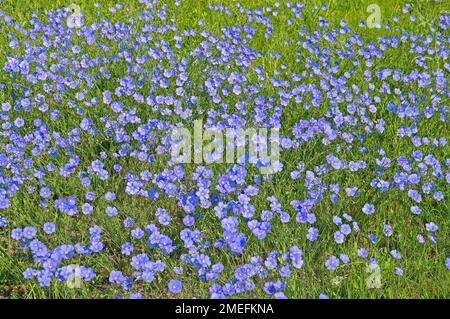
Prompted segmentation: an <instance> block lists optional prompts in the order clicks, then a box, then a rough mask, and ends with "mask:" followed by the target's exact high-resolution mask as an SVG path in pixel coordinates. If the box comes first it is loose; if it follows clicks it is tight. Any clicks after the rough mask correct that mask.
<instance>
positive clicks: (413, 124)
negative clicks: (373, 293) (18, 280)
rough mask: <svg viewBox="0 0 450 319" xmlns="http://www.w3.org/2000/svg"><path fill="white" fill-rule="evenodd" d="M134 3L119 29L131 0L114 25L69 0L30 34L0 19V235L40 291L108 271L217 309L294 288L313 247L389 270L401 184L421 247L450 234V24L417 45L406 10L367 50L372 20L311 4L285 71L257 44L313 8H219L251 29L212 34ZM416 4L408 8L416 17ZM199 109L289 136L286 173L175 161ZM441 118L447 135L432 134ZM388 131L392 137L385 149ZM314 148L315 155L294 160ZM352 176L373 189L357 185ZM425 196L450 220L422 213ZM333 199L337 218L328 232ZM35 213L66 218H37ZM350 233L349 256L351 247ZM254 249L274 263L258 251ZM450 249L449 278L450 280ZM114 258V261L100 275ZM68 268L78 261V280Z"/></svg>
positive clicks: (215, 119) (210, 118) (131, 285)
mask: <svg viewBox="0 0 450 319" xmlns="http://www.w3.org/2000/svg"><path fill="white" fill-rule="evenodd" d="M0 2H1V1H0ZM175 4H176V5H178V4H179V1H176V3H175ZM137 5H139V6H140V8H141V12H140V13H139V14H138V15H133V16H128V18H127V20H126V21H121V20H120V19H119V18H114V14H116V13H117V14H119V13H126V12H127V11H129V10H130V8H128V7H127V6H125V5H122V4H120V3H117V4H116V5H114V6H111V7H110V8H109V9H108V11H109V12H110V14H111V15H112V17H113V18H111V19H107V18H103V17H101V15H100V13H98V14H97V16H98V19H97V21H91V20H90V19H88V18H87V17H86V16H85V14H83V13H77V14H76V15H71V13H70V12H69V11H68V10H67V9H63V8H58V9H57V10H55V11H48V12H46V16H45V17H44V18H43V17H41V16H39V15H38V14H37V13H33V14H32V15H31V18H30V20H29V21H28V23H27V24H24V25H21V24H20V23H18V22H17V21H15V20H14V18H13V17H11V16H9V15H7V14H6V13H4V12H2V11H0V22H1V27H0V28H1V29H2V30H6V32H7V35H8V41H9V43H8V45H6V46H5V47H4V48H2V49H3V51H5V53H6V56H5V62H4V64H3V66H2V67H3V68H2V72H4V73H5V74H6V75H7V76H8V78H7V81H5V83H3V84H1V86H0V88H1V90H0V92H1V94H2V95H1V96H2V98H1V101H0V104H1V112H0V115H1V130H0V146H1V152H0V214H1V216H0V235H1V236H4V235H5V234H7V235H5V236H10V238H12V239H13V240H14V241H16V242H17V246H15V247H16V249H20V250H23V251H25V252H26V253H27V254H29V255H30V256H31V257H32V260H31V259H30V265H29V268H27V269H26V270H25V271H24V272H23V277H24V278H26V279H30V280H37V282H38V283H39V285H40V286H41V287H49V286H51V284H52V280H54V279H56V280H57V281H63V280H69V279H70V278H72V277H74V276H75V277H77V278H79V279H82V280H83V281H85V282H86V284H92V285H95V284H97V283H98V284H105V280H106V281H108V282H109V284H110V285H111V286H113V287H117V289H123V294H124V296H127V297H130V298H142V297H145V294H143V290H142V289H141V288H142V287H143V285H145V284H147V283H152V282H153V283H155V282H158V283H159V284H160V283H161V282H162V283H163V284H162V285H161V284H160V286H163V287H164V289H165V290H166V292H167V294H169V295H170V294H180V293H188V292H189V291H192V297H196V296H198V295H201V292H199V291H197V290H196V289H190V288H189V283H190V284H192V283H193V282H200V281H201V282H205V283H206V286H202V287H207V288H206V289H207V291H208V293H209V296H210V297H212V298H226V297H230V296H236V295H239V294H244V293H246V292H251V291H254V290H262V291H263V292H264V293H265V294H267V296H271V297H274V298H286V297H291V296H290V295H289V293H287V292H286V289H287V285H286V281H287V280H288V279H289V278H290V277H291V276H293V275H294V274H300V273H301V271H302V270H301V269H302V267H303V266H304V264H306V262H307V261H306V258H305V256H306V255H308V254H309V252H308V251H306V250H305V247H306V245H308V247H314V245H315V244H316V243H317V245H318V246H317V247H319V242H320V240H319V239H322V240H324V241H329V242H332V243H333V244H336V245H334V246H332V247H335V248H334V251H330V250H327V251H320V253H321V254H322V255H321V257H320V258H321V259H320V260H315V262H317V264H316V265H314V267H316V268H324V269H328V270H330V271H336V270H338V269H339V268H340V267H345V265H347V264H349V263H352V262H353V261H354V260H358V259H359V261H358V262H364V263H365V264H367V265H368V266H369V267H371V268H372V269H375V268H377V267H379V262H378V261H377V259H376V258H379V257H378V255H377V253H376V251H377V249H378V248H377V246H376V244H377V242H379V241H380V240H382V237H383V238H395V237H396V236H407V235H406V234H404V235H402V234H399V232H401V231H402V230H401V229H403V228H401V227H399V228H397V226H395V227H394V225H393V224H392V221H391V220H390V218H389V217H386V213H385V212H384V211H385V210H386V209H387V208H386V207H389V205H382V204H381V203H382V202H383V198H384V196H387V194H388V193H393V194H397V195H396V196H398V198H402V200H401V201H403V204H405V205H407V206H408V210H410V212H408V214H412V215H413V216H414V217H417V218H422V217H423V219H420V220H421V221H423V223H422V222H421V223H422V225H423V226H422V227H423V228H422V229H420V230H419V232H421V233H417V232H416V233H414V234H412V236H413V239H414V241H417V242H418V243H420V244H424V243H426V242H429V243H430V244H435V243H437V242H438V240H440V238H439V236H438V233H439V231H440V230H441V229H440V227H441V225H440V224H439V220H442V219H445V218H447V219H448V205H446V206H445V205H442V203H443V202H444V201H445V200H448V196H449V195H450V194H449V193H448V189H449V184H450V158H445V154H446V155H447V156H448V155H449V154H450V153H449V145H448V142H449V141H448V139H449V138H450V123H449V107H448V101H449V100H448V97H449V90H448V87H449V83H448V72H450V64H449V63H448V56H449V53H450V49H449V47H448V42H449V38H448V33H446V32H447V31H448V27H449V26H450V16H449V15H448V14H442V15H440V16H439V17H435V20H433V21H431V22H430V23H429V29H423V30H422V31H423V32H422V33H421V34H415V33H414V32H413V31H411V30H407V29H405V28H402V27H401V25H400V24H398V23H397V21H399V17H394V19H393V21H394V22H393V23H394V24H393V25H390V24H386V25H385V26H383V28H384V30H386V34H389V35H383V36H380V37H379V38H378V41H377V42H370V41H366V40H365V39H364V36H363V35H361V33H360V32H359V31H361V30H363V31H364V30H366V28H365V23H364V22H361V24H360V26H359V29H357V30H354V29H352V28H351V27H350V26H349V25H348V24H347V22H346V21H344V20H342V21H341V22H340V25H337V26H336V25H334V24H333V23H331V22H329V21H326V20H325V19H324V18H322V17H321V16H320V12H325V11H326V10H327V6H326V5H324V6H322V7H316V8H314V11H316V12H318V13H319V17H318V18H317V21H315V23H316V25H312V26H306V25H303V26H302V27H301V28H299V29H298V30H297V31H298V32H297V33H296V34H290V35H289V36H290V38H287V39H285V40H284V41H285V42H284V43H279V46H280V47H282V46H283V45H284V46H286V47H290V48H293V47H295V48H296V49H294V50H293V51H292V52H290V54H292V55H293V56H294V58H292V57H291V60H290V61H291V62H292V64H290V62H288V60H286V59H285V56H284V54H283V53H281V52H272V51H269V50H267V48H261V47H260V46H258V45H257V42H256V41H255V39H256V38H257V37H259V36H261V35H262V38H264V39H267V40H269V39H270V38H271V37H272V35H273V33H274V32H275V31H276V28H277V24H276V23H275V19H278V18H280V17H282V19H284V21H283V22H282V23H285V24H287V25H292V24H294V22H295V21H301V19H302V17H303V15H304V14H305V12H304V10H306V7H305V5H304V4H302V3H300V2H298V3H291V2H275V3H274V5H272V6H267V7H264V8H245V7H244V6H242V5H241V4H239V3H238V2H236V3H234V4H233V5H232V6H230V7H227V6H223V5H210V7H209V9H211V14H225V15H227V16H228V17H232V16H233V15H236V16H239V19H238V20H236V21H241V22H239V23H238V22H236V24H234V25H231V26H223V27H222V28H221V29H220V30H219V32H218V33H215V32H213V31H212V30H208V28H207V27H206V26H205V21H203V20H199V21H198V24H197V26H196V27H194V28H191V29H189V28H182V27H181V26H180V25H179V24H178V22H177V21H178V19H179V16H172V14H171V13H170V12H169V9H168V6H167V5H165V4H161V3H158V2H157V1H153V0H139V3H137ZM95 8H96V10H100V8H101V6H100V5H99V4H96V5H95ZM409 8H410V6H409V5H406V6H405V7H404V8H403V12H404V15H405V17H406V18H408V16H409V18H408V19H410V20H411V21H412V22H414V21H415V16H414V15H410V14H409V12H408V10H409ZM88 10H91V9H86V10H85V11H86V12H87V11H88ZM279 12H283V14H282V15H281V14H280V15H279V14H278V13H279ZM406 18H403V17H402V18H401V19H406ZM44 20H45V21H44ZM277 23H278V22H277ZM296 23H300V22H296ZM427 23H428V22H427ZM427 25H428V24H427ZM358 30H359V31H358ZM387 31H389V32H387ZM260 33H261V34H260ZM381 33H382V32H381ZM399 48H401V50H402V52H407V53H408V54H410V55H411V56H414V57H415V58H414V59H413V61H412V62H411V65H410V68H408V69H402V68H401V67H400V66H397V65H396V59H397V58H398V57H396V55H395V54H396V53H395V52H398V49H399ZM402 54H406V53H402ZM261 61H269V62H268V63H262V62H261ZM294 62H295V63H294ZM272 64H273V65H276V67H274V69H273V70H272V69H271V67H272V66H271V65H272ZM358 79H363V80H364V81H361V80H358ZM198 118H202V119H203V120H204V126H205V128H214V129H216V130H219V131H220V130H224V129H231V130H234V132H238V130H240V129H245V128H248V127H265V128H280V129H281V132H282V135H281V138H280V141H279V143H280V147H281V150H282V154H281V156H282V157H281V160H280V162H278V163H277V164H276V165H277V168H276V171H277V172H278V173H276V174H274V175H263V174H260V173H259V170H258V164H250V163H249V162H248V161H247V160H246V159H242V158H241V159H238V160H237V162H236V163H233V164H220V165H219V164H218V166H217V169H216V166H213V165H211V166H209V165H206V164H205V163H202V164H193V163H192V164H183V165H181V164H177V163H176V162H174V160H173V159H172V158H171V156H170V148H171V144H172V143H173V142H174V141H173V140H172V137H171V132H172V131H173V129H175V128H177V127H181V126H189V125H190V123H192V122H193V121H194V120H195V119H198ZM429 125H435V126H436V127H444V130H436V132H444V134H445V135H443V136H438V135H436V136H423V135H421V128H422V127H423V126H429ZM383 139H385V140H386V141H387V140H389V141H390V140H392V139H397V140H396V141H397V142H396V143H397V144H396V146H395V145H394V146H393V147H392V148H390V147H388V144H389V143H390V142H388V143H384V144H383V146H385V147H381V146H379V145H380V143H379V141H383ZM374 145H377V146H374ZM311 147H312V149H314V152H315V153H316V154H320V156H319V157H320V158H319V159H318V158H314V159H312V158H307V157H305V156H302V155H301V154H303V152H304V150H308V149H310V148H311ZM289 154H291V155H289ZM292 154H295V155H294V158H293V157H292ZM394 154H396V155H394ZM289 156H290V157H289ZM285 172H287V173H286V174H284V173H285ZM356 175H358V176H363V178H364V181H365V183H366V184H365V185H363V184H361V183H358V184H357V183H354V184H352V180H351V179H352V178H351V176H356ZM278 176H282V177H278ZM349 176H350V181H347V180H346V179H348V177H349ZM277 178H278V179H279V178H281V179H283V183H286V185H288V184H289V185H296V186H293V187H294V188H296V187H299V188H300V189H301V191H298V192H294V193H291V192H288V191H286V193H284V192H283V194H282V196H277V195H275V193H276V192H274V191H273V190H272V189H271V188H270V186H269V187H267V185H271V183H273V182H274V181H275V180H276V179H277ZM368 189H369V190H368ZM425 202H426V203H428V204H429V203H431V204H432V205H433V207H435V210H436V211H440V210H445V209H446V210H447V211H445V212H442V214H444V215H445V214H446V215H445V216H444V217H442V218H436V219H433V216H434V215H433V214H434V213H433V214H425V216H426V217H424V216H420V217H418V216H417V215H423V214H424V210H426V209H429V208H428V207H429V206H425V205H424V203H425ZM324 203H326V204H327V205H330V206H334V207H340V209H341V213H339V214H335V215H333V216H332V218H331V220H328V221H327V222H325V220H324V219H323V217H321V216H323V215H324V212H323V208H324V207H325V206H323V205H324ZM447 203H448V201H447ZM428 204H427V205H428ZM133 205H134V206H133ZM444 207H446V208H444ZM389 209H392V210H396V209H397V207H396V206H392V208H389ZM133 210H136V211H134V212H133ZM40 212H42V216H47V217H48V216H54V217H53V219H52V220H50V219H49V220H45V221H43V220H42V218H41V217H39V218H35V217H33V216H36V215H39V214H40ZM18 214H21V218H19V216H18ZM439 214H441V213H439ZM22 215H26V216H25V217H24V216H22ZM379 215H383V216H384V218H380V219H377V218H378V216H379ZM48 218H50V217H48ZM320 218H322V219H321V221H320V222H319V219H320ZM373 223H381V224H380V227H381V228H380V231H376V230H375V227H369V225H372V226H374V225H373ZM285 224H286V225H287V226H288V227H290V228H291V229H296V228H299V227H304V226H305V227H306V228H305V232H304V234H305V235H304V237H302V238H297V240H296V241H292V242H290V244H289V245H284V244H283V245H279V246H277V244H270V243H267V244H266V241H267V238H268V237H269V236H271V235H272V236H273V233H274V232H276V231H277V230H279V229H287V228H283V227H285V226H284V225H285ZM31 225H32V226H31ZM111 225H114V226H111ZM106 228H107V229H108V231H107V232H105V229H106ZM6 229H8V230H9V231H6ZM324 229H327V230H326V231H325V230H324ZM328 229H330V231H331V236H330V237H329V238H327V237H326V236H327V235H324V234H325V233H326V232H328ZM447 231H448V229H447ZM409 235H410V234H408V236H409ZM447 235H448V233H447ZM58 236H62V237H61V238H63V239H62V240H56V238H58ZM274 236H281V237H282V236H284V234H281V233H278V234H276V233H275V235H274ZM321 236H322V237H321ZM324 236H325V237H324ZM444 236H445V234H444ZM272 238H273V237H272ZM355 238H359V240H358V241H355V247H354V248H353V251H350V250H349V251H343V248H341V247H344V245H345V243H346V242H348V241H349V240H355ZM361 238H362V239H361ZM63 241H64V243H63ZM0 242H1V241H0ZM255 245H261V249H259V250H254V248H252V249H253V250H252V251H260V252H261V254H259V255H258V254H255V255H249V253H247V251H248V250H250V249H251V248H249V247H254V246H255ZM321 245H322V244H321ZM356 245H357V246H356ZM267 247H269V248H267ZM321 247H323V246H321ZM346 247H348V246H346ZM389 247H390V248H389V249H388V250H387V255H388V257H389V258H391V259H392V260H391V264H392V265H393V266H392V268H391V270H392V272H395V274H397V275H398V276H402V275H403V274H404V270H403V269H402V268H401V267H400V266H399V265H400V264H399V262H400V261H401V260H402V259H404V258H407V255H408V252H407V251H401V250H400V248H399V247H398V246H395V244H393V245H391V246H389ZM310 249H313V248H310ZM319 249H321V248H319ZM446 253H447V255H446V256H445V257H444V259H442V257H439V258H441V259H440V260H438V261H437V264H436V265H437V266H436V267H441V268H447V269H449V270H450V257H447V256H448V254H449V251H448V250H447V252H446ZM103 255H105V256H111V258H117V260H120V262H119V261H117V262H115V263H114V269H108V270H106V269H104V268H102V266H100V265H97V266H95V263H94V262H93V260H95V259H96V258H100V257H101V256H103ZM90 256H92V258H90ZM224 256H227V257H224ZM375 256H376V257H375ZM230 260H232V262H230ZM310 260H313V259H308V261H310ZM225 261H226V263H225ZM355 262H356V261H355ZM75 263H76V264H79V263H85V265H80V266H79V267H78V268H77V271H73V267H72V266H70V265H71V264H75ZM405 271H406V270H405ZM183 278H188V279H187V280H188V282H184V281H183ZM102 279H104V281H103V282H102V281H101V280H102ZM194 286H195V284H194ZM199 289H200V288H199ZM247 296H249V295H248V294H247ZM250 296H251V295H250ZM119 297H122V295H121V296H119ZM292 297H295V296H292ZM314 297H317V296H314ZM319 298H328V295H325V294H320V295H319Z"/></svg>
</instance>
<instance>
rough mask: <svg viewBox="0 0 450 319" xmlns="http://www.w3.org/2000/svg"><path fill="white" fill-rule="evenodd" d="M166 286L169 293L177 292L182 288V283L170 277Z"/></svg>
mask: <svg viewBox="0 0 450 319" xmlns="http://www.w3.org/2000/svg"><path fill="white" fill-rule="evenodd" d="M168 288H169V291H170V292H171V293H173V294H178V293H180V292H181V290H182V289H183V285H182V283H181V281H179V280H176V279H171V280H170V281H169V285H168Z"/></svg>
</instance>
